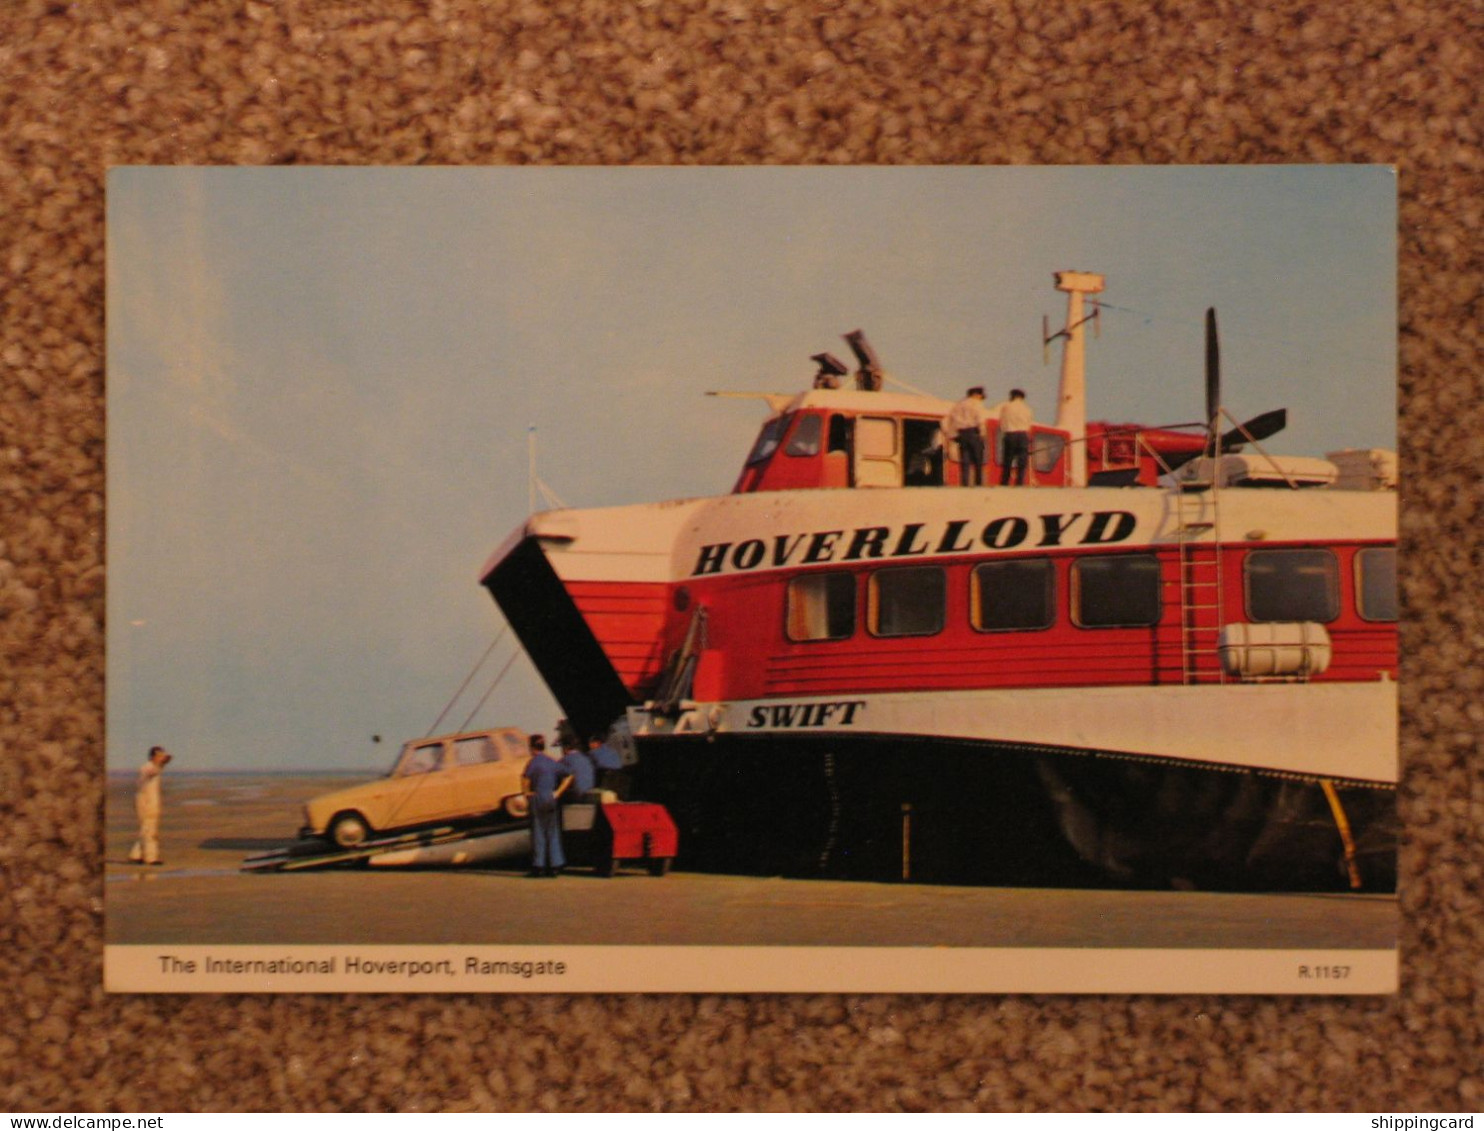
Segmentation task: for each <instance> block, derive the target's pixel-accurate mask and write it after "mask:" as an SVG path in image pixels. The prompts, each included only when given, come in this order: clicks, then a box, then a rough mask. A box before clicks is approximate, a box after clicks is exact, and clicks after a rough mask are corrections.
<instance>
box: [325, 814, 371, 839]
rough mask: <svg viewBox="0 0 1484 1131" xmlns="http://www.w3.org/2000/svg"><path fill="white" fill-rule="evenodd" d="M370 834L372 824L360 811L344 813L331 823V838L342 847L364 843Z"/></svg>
mask: <svg viewBox="0 0 1484 1131" xmlns="http://www.w3.org/2000/svg"><path fill="white" fill-rule="evenodd" d="M370 835H371V829H370V826H368V825H367V824H366V821H365V819H364V818H363V817H362V816H361V815H360V814H359V813H342V814H340V816H338V817H336V818H335V820H334V821H332V822H331V823H330V840H332V841H333V842H334V843H335V844H337V845H339V846H340V847H341V848H355V847H356V846H357V845H360V844H364V843H365V841H366V838H367V837H369V836H370Z"/></svg>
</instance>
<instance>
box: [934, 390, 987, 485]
mask: <svg viewBox="0 0 1484 1131" xmlns="http://www.w3.org/2000/svg"><path fill="white" fill-rule="evenodd" d="M939 427H940V428H941V429H942V430H943V435H945V436H948V437H951V438H952V439H953V440H955V441H956V442H957V443H958V469H959V475H958V479H959V484H960V485H961V486H964V487H982V486H984V388H983V386H981V385H975V386H974V387H973V388H972V389H970V390H969V391H968V392H967V393H965V394H964V399H963V400H961V401H959V402H958V404H956V405H954V406H953V407H952V408H951V409H949V410H948V415H947V416H945V417H944V418H943V420H942V422H941V423H940V424H939Z"/></svg>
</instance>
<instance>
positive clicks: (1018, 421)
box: [1000, 398, 1035, 432]
mask: <svg viewBox="0 0 1484 1131" xmlns="http://www.w3.org/2000/svg"><path fill="white" fill-rule="evenodd" d="M1034 419H1035V418H1034V417H1033V416H1032V415H1031V406H1030V405H1028V404H1026V403H1025V400H1024V398H1022V399H1020V400H1013V401H1006V402H1005V403H1004V404H1002V405H1001V406H1000V431H1001V432H1029V431H1030V430H1031V422H1032V421H1033V420H1034Z"/></svg>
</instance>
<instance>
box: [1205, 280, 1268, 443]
mask: <svg viewBox="0 0 1484 1131" xmlns="http://www.w3.org/2000/svg"><path fill="white" fill-rule="evenodd" d="M1221 411H1222V404H1221V340H1220V338H1219V337H1218V335H1217V333H1216V308H1215V307H1214V306H1208V307H1207V308H1206V455H1208V456H1213V455H1215V454H1216V453H1218V452H1239V451H1241V450H1242V447H1243V445H1245V444H1248V443H1258V442H1260V441H1262V440H1266V439H1267V438H1268V437H1269V436H1272V435H1274V434H1276V433H1278V432H1281V431H1283V429H1285V428H1287V427H1288V410H1287V409H1286V408H1275V409H1273V410H1271V411H1270V412H1264V413H1262V414H1260V415H1258V416H1254V417H1253V418H1252V419H1251V420H1249V421H1247V422H1246V423H1244V424H1239V425H1237V426H1236V427H1235V428H1232V429H1230V430H1228V431H1227V432H1225V433H1223V434H1222V435H1221V436H1220V437H1219V438H1218V436H1217V434H1216V428H1217V426H1218V425H1219V424H1220V423H1221V420H1220V417H1221Z"/></svg>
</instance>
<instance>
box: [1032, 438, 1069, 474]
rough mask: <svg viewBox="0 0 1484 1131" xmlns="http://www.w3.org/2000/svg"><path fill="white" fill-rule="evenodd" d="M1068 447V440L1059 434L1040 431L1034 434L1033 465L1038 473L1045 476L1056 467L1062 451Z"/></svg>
mask: <svg viewBox="0 0 1484 1131" xmlns="http://www.w3.org/2000/svg"><path fill="white" fill-rule="evenodd" d="M1066 446H1067V438H1066V437H1065V436H1063V435H1062V434H1061V433H1059V432H1042V431H1040V430H1039V429H1038V430H1037V431H1036V432H1035V433H1033V438H1032V440H1031V463H1032V464H1033V465H1034V466H1035V469H1036V471H1038V472H1039V473H1040V474H1042V475H1045V474H1046V473H1047V472H1048V471H1050V470H1051V469H1052V468H1054V467H1055V466H1056V461H1057V460H1059V459H1061V453H1062V449H1063V448H1065V447H1066Z"/></svg>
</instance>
